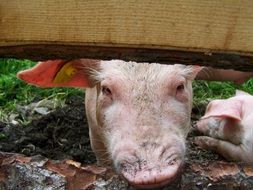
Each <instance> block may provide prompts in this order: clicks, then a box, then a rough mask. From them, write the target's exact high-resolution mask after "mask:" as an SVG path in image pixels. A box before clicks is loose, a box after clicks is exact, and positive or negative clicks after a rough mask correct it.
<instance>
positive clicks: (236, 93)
mask: <svg viewBox="0 0 253 190" xmlns="http://www.w3.org/2000/svg"><path fill="white" fill-rule="evenodd" d="M235 95H236V96H242V95H247V96H251V95H250V94H249V93H247V92H244V91H242V90H236V91H235Z"/></svg>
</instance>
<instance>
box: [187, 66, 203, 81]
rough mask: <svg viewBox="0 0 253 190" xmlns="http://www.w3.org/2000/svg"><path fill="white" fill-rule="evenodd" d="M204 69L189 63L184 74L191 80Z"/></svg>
mask: <svg viewBox="0 0 253 190" xmlns="http://www.w3.org/2000/svg"><path fill="white" fill-rule="evenodd" d="M202 69H203V67H201V66H198V65H189V66H186V68H185V69H184V76H186V78H187V79H189V80H194V79H195V77H196V76H197V74H198V73H199V72H200V71H201V70H202Z"/></svg>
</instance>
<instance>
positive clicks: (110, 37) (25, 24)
mask: <svg viewBox="0 0 253 190" xmlns="http://www.w3.org/2000/svg"><path fill="white" fill-rule="evenodd" d="M252 13H253V1H252V0H241V1H238V0H212V1H208V0H190V1H189V0H177V1H172V0H159V1H152V0H144V1H141V0H139V1H135V0H127V1H126V0H107V1H104V0H87V1H82V0H74V1H73V0H54V1H52V0H36V1H34V0H11V1H10V0H0V19H1V20H0V28H1V30H0V46H9V45H13V44H15V45H17V44H19V45H27V44H65V45H70V44H72V45H85V46H109V47H134V48H155V49H173V48H175V47H176V48H182V49H183V50H188V49H195V50H197V51H206V50H207V49H208V50H211V51H219V50H222V51H224V50H225V51H228V52H237V53H240V52H244V53H253V14H252Z"/></svg>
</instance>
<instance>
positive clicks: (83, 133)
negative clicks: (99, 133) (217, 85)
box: [0, 96, 226, 189]
mask: <svg viewBox="0 0 253 190" xmlns="http://www.w3.org/2000/svg"><path fill="white" fill-rule="evenodd" d="M83 101H84V100H83V98H82V97H79V96H78V97H71V98H70V99H68V100H67V102H66V106H65V107H63V108H59V109H56V110H54V111H52V112H51V113H50V114H48V115H45V116H42V117H41V118H39V119H34V120H33V121H32V122H31V123H29V124H27V125H13V124H10V123H0V133H2V134H4V137H2V138H0V151H3V152H15V153H21V154H25V155H27V156H33V155H38V154H40V155H42V156H45V157H47V158H50V159H54V160H63V159H72V160H75V161H78V162H81V163H82V164H84V165H85V164H91V163H95V162H96V159H95V156H94V154H93V152H92V150H91V147H90V141H89V135H88V131H89V130H88V124H87V120H86V117H85V110H84V104H83ZM203 112H204V105H203V106H201V105H200V106H197V107H196V106H195V107H194V108H193V113H192V120H193V121H196V120H197V119H198V118H199V117H200V115H201V114H203ZM196 135H197V134H196V132H191V133H190V134H189V137H188V139H187V154H186V159H185V161H186V163H191V162H194V163H198V162H200V163H204V162H206V163H210V162H213V161H224V159H223V158H222V157H220V156H219V155H217V154H215V153H212V152H210V151H205V150H201V149H199V148H198V147H196V146H195V145H194V144H193V143H192V141H191V138H192V137H194V136H196ZM187 175H188V174H187ZM190 175H195V174H190ZM195 177H196V176H194V179H195ZM189 179H193V178H188V177H186V178H185V180H189ZM196 179H198V178H196ZM183 180H184V179H183ZM187 183H193V184H194V185H196V184H195V182H194V181H192V182H191V181H190V182H187ZM194 185H193V186H194ZM205 185H207V184H205ZM184 189H185V188H184ZM186 189H187V188H186ZM189 189H194V188H189ZM200 189H201V188H200ZM225 189H226V188H225Z"/></svg>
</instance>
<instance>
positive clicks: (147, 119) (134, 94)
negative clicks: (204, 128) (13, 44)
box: [18, 59, 199, 188]
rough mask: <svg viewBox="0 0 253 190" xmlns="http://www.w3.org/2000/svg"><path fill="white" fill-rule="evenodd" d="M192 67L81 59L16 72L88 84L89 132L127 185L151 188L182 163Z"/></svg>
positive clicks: (43, 82)
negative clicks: (127, 182) (101, 145)
mask: <svg viewBox="0 0 253 190" xmlns="http://www.w3.org/2000/svg"><path fill="white" fill-rule="evenodd" d="M198 70H199V69H198V68H197V67H193V66H184V65H160V64H148V63H135V62H123V61H119V60H113V61H92V60H84V59H82V60H76V61H71V62H67V63H65V62H63V61H51V62H50V61H49V62H41V63H39V65H37V67H35V69H33V72H31V71H32V70H28V71H24V72H21V73H19V75H18V76H19V77H20V78H21V79H24V80H26V81H28V82H29V83H33V84H36V85H38V86H42V87H48V86H79V87H85V88H92V89H89V90H90V91H92V95H91V94H90V92H89V94H90V95H89V96H92V97H89V99H90V100H91V101H93V102H92V103H91V102H90V103H89V105H90V106H92V105H93V107H86V109H91V111H89V110H86V112H87V113H89V112H90V113H92V116H91V118H90V119H89V120H90V121H89V122H90V123H92V126H90V127H92V128H93V129H92V130H91V131H92V132H91V133H96V134H91V135H93V136H96V137H97V138H99V139H96V140H97V141H102V142H103V144H104V148H105V149H106V152H107V153H108V157H107V159H108V160H110V161H112V163H113V165H114V167H115V168H116V170H117V171H118V172H119V173H120V174H122V175H123V176H124V177H125V178H126V179H127V180H128V181H129V182H130V183H131V184H133V185H135V186H139V187H142V188H143V187H144V188H146V187H147V188H154V187H156V186H160V185H163V184H167V183H169V182H170V181H171V180H173V179H174V178H175V176H176V175H177V173H178V172H179V170H180V167H181V165H182V162H183V158H184V154H185V138H186V135H187V133H188V131H189V127H190V114H191V107H192V86H191V85H192V80H193V79H194V77H195V75H196V74H197V72H198ZM35 71H36V72H35ZM33 73H36V74H35V75H34V74H33ZM32 75H33V76H32ZM91 120H92V121H91ZM95 142H96V141H95ZM94 151H95V152H96V151H97V152H98V151H101V150H94Z"/></svg>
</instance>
